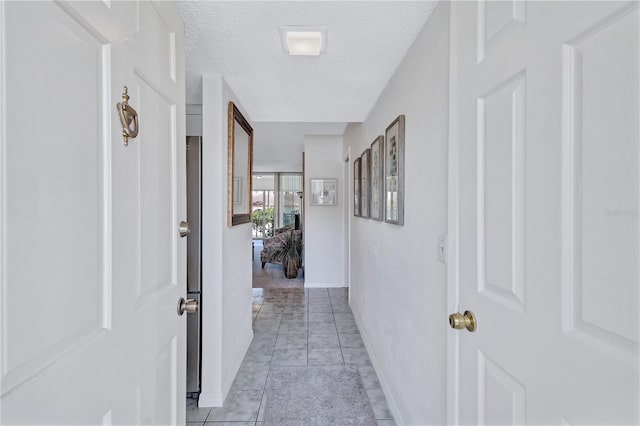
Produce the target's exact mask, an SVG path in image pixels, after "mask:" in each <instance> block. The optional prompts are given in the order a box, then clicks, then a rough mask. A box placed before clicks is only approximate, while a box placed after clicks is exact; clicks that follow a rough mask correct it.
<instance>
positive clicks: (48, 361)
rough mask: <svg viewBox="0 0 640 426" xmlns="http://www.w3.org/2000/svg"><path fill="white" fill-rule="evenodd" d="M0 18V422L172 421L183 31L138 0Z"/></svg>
mask: <svg viewBox="0 0 640 426" xmlns="http://www.w3.org/2000/svg"><path fill="white" fill-rule="evenodd" d="M0 21H1V22H2V24H1V27H0V46H1V49H2V50H1V55H0V68H1V70H2V79H1V81H0V99H1V103H0V120H1V126H0V129H2V133H1V134H0V138H1V139H0V146H1V150H0V161H1V166H0V167H1V170H2V174H1V175H0V179H1V182H0V188H1V192H0V194H1V205H0V213H1V216H0V219H1V221H0V224H1V228H0V229H1V233H0V244H1V245H0V254H1V257H0V266H1V274H0V285H1V291H2V299H1V301H2V303H1V308H0V309H1V311H0V314H1V315H0V321H1V323H0V330H1V331H0V337H1V344H2V352H1V357H2V358H1V361H2V362H1V369H2V376H1V390H2V399H1V407H0V409H1V413H0V416H1V419H0V420H1V423H2V424H7V425H9V424H67V425H70V424H83V425H88V424H103V425H108V424H127V425H133V424H162V425H169V424H182V423H184V415H185V413H184V395H185V371H184V369H185V317H184V316H182V317H179V316H178V315H177V312H176V305H177V303H178V299H179V298H180V297H184V296H185V290H186V289H185V256H186V250H185V240H183V239H181V238H180V237H179V235H178V224H179V222H180V221H181V220H183V219H185V218H186V214H185V200H184V190H183V188H184V185H185V158H184V152H185V149H184V143H185V138H184V134H185V130H184V58H183V56H182V55H183V53H182V52H183V46H182V43H183V25H182V21H181V19H180V18H179V16H178V14H177V12H176V11H175V10H174V5H173V4H172V3H163V2H158V3H151V2H144V1H140V2H133V1H132V2H119V1H112V2H110V1H93V2H55V3H54V2H22V1H5V2H0ZM124 86H127V87H128V94H129V96H130V99H129V104H130V105H131V106H132V107H133V108H135V109H136V110H137V112H138V115H139V126H140V131H139V135H138V137H137V138H135V139H130V140H129V144H128V146H125V145H124V144H123V139H122V136H121V133H122V126H121V124H120V120H119V117H118V112H117V110H116V103H117V102H121V100H122V92H123V87H124Z"/></svg>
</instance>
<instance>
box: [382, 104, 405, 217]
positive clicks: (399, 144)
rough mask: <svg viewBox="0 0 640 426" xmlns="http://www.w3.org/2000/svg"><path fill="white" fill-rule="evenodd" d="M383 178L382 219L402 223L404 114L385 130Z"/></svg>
mask: <svg viewBox="0 0 640 426" xmlns="http://www.w3.org/2000/svg"><path fill="white" fill-rule="evenodd" d="M384 179H385V181H384V193H385V203H384V205H385V214H384V221H385V222H387V223H392V224H394V225H404V115H400V116H398V118H396V119H395V120H393V122H392V123H391V124H390V125H389V127H387V130H386V131H385V145H384Z"/></svg>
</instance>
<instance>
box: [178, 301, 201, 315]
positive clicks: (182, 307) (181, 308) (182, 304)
mask: <svg viewBox="0 0 640 426" xmlns="http://www.w3.org/2000/svg"><path fill="white" fill-rule="evenodd" d="M185 312H186V313H188V314H195V313H196V312H198V301H197V300H195V299H187V300H184V297H181V298H180V300H178V316H182V314H184V313H185Z"/></svg>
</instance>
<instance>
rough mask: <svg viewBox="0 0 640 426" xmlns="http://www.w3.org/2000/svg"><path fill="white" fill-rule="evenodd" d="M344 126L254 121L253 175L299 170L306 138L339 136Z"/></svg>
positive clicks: (341, 124)
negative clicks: (256, 173) (312, 136)
mask: <svg viewBox="0 0 640 426" xmlns="http://www.w3.org/2000/svg"><path fill="white" fill-rule="evenodd" d="M345 127H346V124H344V123H274V122H264V121H261V122H254V123H253V131H254V135H255V136H254V141H253V170H254V171H256V172H296V171H302V151H303V150H304V137H305V136H306V135H342V134H343V133H344V130H345Z"/></svg>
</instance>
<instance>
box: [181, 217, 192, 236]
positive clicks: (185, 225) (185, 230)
mask: <svg viewBox="0 0 640 426" xmlns="http://www.w3.org/2000/svg"><path fill="white" fill-rule="evenodd" d="M178 231H179V232H180V236H181V237H182V238H184V237H186V236H187V235H189V234H190V233H191V225H189V222H186V221H184V220H183V221H182V222H180V226H178Z"/></svg>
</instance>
